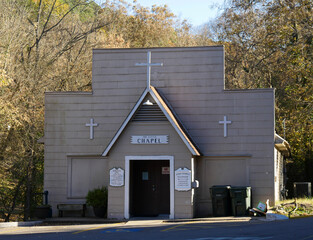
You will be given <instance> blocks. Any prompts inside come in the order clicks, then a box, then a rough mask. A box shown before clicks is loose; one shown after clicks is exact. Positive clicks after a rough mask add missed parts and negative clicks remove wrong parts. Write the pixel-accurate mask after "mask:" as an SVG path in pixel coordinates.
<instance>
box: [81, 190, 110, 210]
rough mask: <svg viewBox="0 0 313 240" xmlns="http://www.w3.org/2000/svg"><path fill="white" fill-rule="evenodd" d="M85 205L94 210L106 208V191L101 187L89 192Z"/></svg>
mask: <svg viewBox="0 0 313 240" xmlns="http://www.w3.org/2000/svg"><path fill="white" fill-rule="evenodd" d="M86 204H87V205H88V206H92V207H95V208H107V204H108V189H107V188H106V187H101V188H95V189H93V190H90V191H89V192H88V194H87V197H86Z"/></svg>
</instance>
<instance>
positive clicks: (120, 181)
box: [110, 168, 124, 187]
mask: <svg viewBox="0 0 313 240" xmlns="http://www.w3.org/2000/svg"><path fill="white" fill-rule="evenodd" d="M110 186H112V187H121V186H124V170H123V169H122V168H112V169H111V170H110Z"/></svg>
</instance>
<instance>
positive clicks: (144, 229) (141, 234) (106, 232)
mask: <svg viewBox="0 0 313 240" xmlns="http://www.w3.org/2000/svg"><path fill="white" fill-rule="evenodd" d="M0 239H1V240H2V239H5V240H22V239H25V240H37V239H44V240H63V239H64V240H76V239H79V240H80V239H84V240H85V239H90V240H104V239H112V240H115V239H116V240H124V239H125V240H127V239H136V240H141V239H144V240H147V239H148V240H155V239H158V240H159V239H161V240H166V239H171V240H172V239H174V240H175V239H177V240H178V239H179V240H263V239H278V240H280V239H281V240H286V239H292V240H309V239H311V240H313V218H302V219H294V220H286V221H277V222H262V221H250V222H224V223H212V222H184V223H161V222H152V223H151V222H130V223H128V224H125V223H119V224H97V225H72V226H37V227H19V228H4V229H0Z"/></svg>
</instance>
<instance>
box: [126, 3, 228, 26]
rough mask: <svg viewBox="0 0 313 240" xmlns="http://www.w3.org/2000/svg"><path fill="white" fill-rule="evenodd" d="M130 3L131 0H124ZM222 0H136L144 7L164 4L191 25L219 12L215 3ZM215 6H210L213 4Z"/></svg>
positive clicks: (197, 23) (198, 24)
mask: <svg viewBox="0 0 313 240" xmlns="http://www.w3.org/2000/svg"><path fill="white" fill-rule="evenodd" d="M125 1H126V2H129V3H132V2H133V0H125ZM223 2H224V0H137V3H139V4H140V5H142V6H144V7H151V6H152V5H154V4H156V5H164V4H166V5H167V6H168V7H169V9H170V10H171V12H173V13H174V14H175V15H176V16H177V17H179V18H180V19H181V20H183V19H187V20H188V22H189V23H191V24H192V25H193V27H197V26H200V25H202V24H204V23H206V22H208V21H209V20H211V19H214V18H215V17H216V16H217V14H218V13H219V11H218V8H217V5H220V4H223ZM214 5H215V7H213V8H212V7H211V6H214Z"/></svg>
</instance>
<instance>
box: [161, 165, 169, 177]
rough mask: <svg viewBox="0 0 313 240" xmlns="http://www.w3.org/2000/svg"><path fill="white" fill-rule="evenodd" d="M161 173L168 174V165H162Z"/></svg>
mask: <svg viewBox="0 0 313 240" xmlns="http://www.w3.org/2000/svg"><path fill="white" fill-rule="evenodd" d="M162 174H163V175H165V174H170V167H162Z"/></svg>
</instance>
